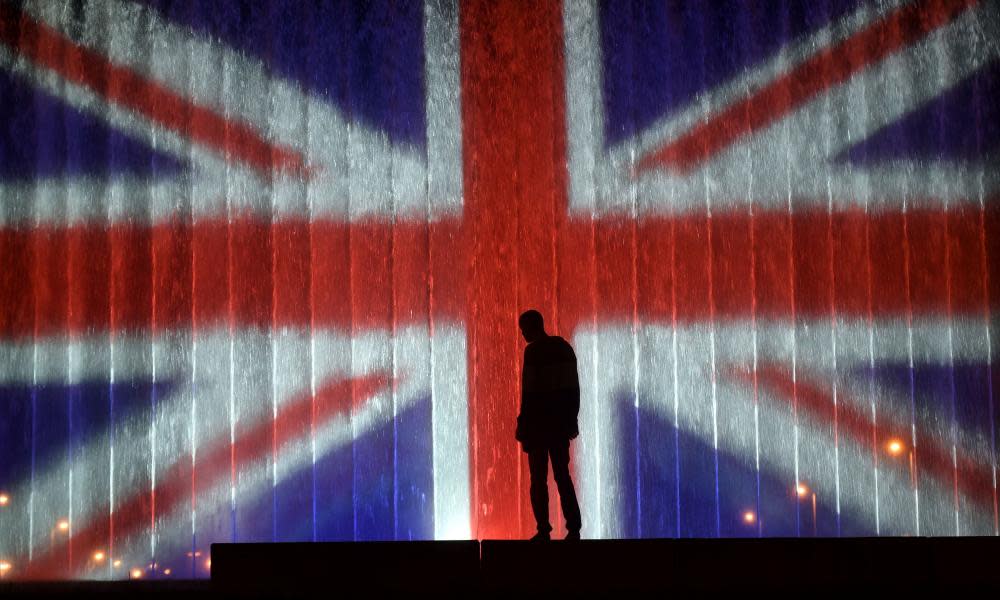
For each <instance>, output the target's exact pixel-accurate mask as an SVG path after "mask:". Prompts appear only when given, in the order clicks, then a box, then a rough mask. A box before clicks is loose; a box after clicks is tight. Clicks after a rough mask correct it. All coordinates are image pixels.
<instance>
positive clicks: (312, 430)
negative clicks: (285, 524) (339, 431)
mask: <svg viewBox="0 0 1000 600" xmlns="http://www.w3.org/2000/svg"><path fill="white" fill-rule="evenodd" d="M306 10H307V11H308V10H309V9H308V8H306ZM310 20H311V19H310ZM312 41H313V38H310V43H312ZM310 54H312V52H311V51H310ZM302 104H303V110H304V111H305V127H306V130H305V140H306V147H312V140H313V138H312V133H313V128H312V111H311V110H310V106H309V102H308V101H306V100H303V102H302ZM303 186H304V187H303V192H304V193H305V195H306V204H307V206H308V215H309V223H308V225H307V227H306V231H307V234H308V236H309V241H308V244H307V247H308V248H309V276H308V277H307V284H306V285H307V293H308V294H309V460H310V471H311V472H312V498H311V500H312V502H311V509H312V541H314V542H316V541H319V538H318V536H317V525H316V516H317V515H316V510H317V506H316V491H317V482H316V290H315V273H314V271H313V257H314V256H315V252H316V249H315V247H314V244H315V231H314V227H315V225H314V224H315V222H316V221H315V218H316V207H315V205H314V194H315V191H314V190H313V189H312V181H311V180H310V178H309V177H305V178H304V181H303Z"/></svg>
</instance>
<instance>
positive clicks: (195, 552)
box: [188, 550, 201, 558]
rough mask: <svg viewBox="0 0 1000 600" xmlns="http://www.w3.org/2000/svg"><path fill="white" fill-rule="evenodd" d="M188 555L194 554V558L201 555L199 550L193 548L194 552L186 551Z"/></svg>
mask: <svg viewBox="0 0 1000 600" xmlns="http://www.w3.org/2000/svg"><path fill="white" fill-rule="evenodd" d="M188 556H194V557H195V558H197V557H199V556H201V550H195V551H194V552H191V551H188Z"/></svg>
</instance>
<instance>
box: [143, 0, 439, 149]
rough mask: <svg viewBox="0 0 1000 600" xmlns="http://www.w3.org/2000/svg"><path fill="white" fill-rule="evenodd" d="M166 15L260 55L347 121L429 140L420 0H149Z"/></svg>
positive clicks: (406, 139) (405, 138)
mask: <svg viewBox="0 0 1000 600" xmlns="http://www.w3.org/2000/svg"><path fill="white" fill-rule="evenodd" d="M145 2H146V3H147V4H149V5H150V6H151V7H153V8H155V9H156V10H158V11H159V12H160V13H161V14H163V15H165V16H166V17H167V18H169V19H171V20H173V21H175V22H178V23H180V24H183V25H186V26H188V27H190V28H192V29H194V30H195V31H198V32H201V33H206V34H209V35H211V36H213V37H217V38H221V40H222V41H223V42H225V43H226V44H229V45H231V46H233V47H235V48H238V49H239V50H242V51H244V52H246V53H249V54H251V55H253V56H255V57H256V58H258V59H259V60H261V61H263V62H264V64H266V65H267V66H268V67H269V68H271V69H273V70H275V71H276V72H277V73H279V74H280V75H282V76H284V77H287V78H289V79H292V80H294V81H296V82H298V83H299V84H300V85H302V86H304V87H306V88H307V89H308V90H310V91H312V92H314V93H316V94H318V95H321V96H324V97H326V98H327V99H329V100H330V101H331V102H333V103H335V104H336V105H337V106H338V107H339V108H340V110H341V111H342V112H343V114H344V115H345V117H346V118H347V119H348V120H350V121H356V122H361V123H364V124H366V125H369V126H372V127H375V128H377V129H379V130H381V131H384V132H385V133H386V134H388V135H389V137H390V139H392V140H393V141H395V142H398V143H409V144H413V145H416V146H419V147H423V146H424V142H425V138H426V131H425V128H426V119H425V116H424V106H425V101H424V29H423V27H424V13H423V5H422V3H421V2H394V1H392V0H374V1H372V2H355V1H352V0H340V1H331V2H319V1H302V0H271V1H270V2H246V1H243V0H145Z"/></svg>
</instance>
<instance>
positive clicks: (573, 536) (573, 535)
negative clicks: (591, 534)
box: [566, 530, 580, 540]
mask: <svg viewBox="0 0 1000 600" xmlns="http://www.w3.org/2000/svg"><path fill="white" fill-rule="evenodd" d="M566 539H567V540H579V539H580V532H579V531H572V530H571V531H567V532H566Z"/></svg>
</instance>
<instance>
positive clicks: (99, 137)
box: [0, 70, 185, 182]
mask: <svg viewBox="0 0 1000 600" xmlns="http://www.w3.org/2000/svg"><path fill="white" fill-rule="evenodd" d="M184 168H185V165H184V163H182V162H181V161H179V160H178V159H176V158H174V157H172V156H169V155H166V154H162V153H160V152H157V151H155V150H153V149H152V148H150V147H149V146H147V145H145V144H144V143H142V142H140V141H138V140H136V139H134V138H131V137H128V136H126V135H124V134H122V133H121V132H119V131H116V130H114V129H112V128H110V127H109V126H108V125H107V124H106V123H104V122H103V121H101V120H100V119H98V118H95V117H94V116H92V115H89V114H85V113H83V112H81V111H79V110H77V109H75V108H73V107H71V106H68V105H67V104H65V103H63V102H62V101H61V100H59V99H58V98H56V97H54V96H51V95H49V94H47V93H45V92H43V91H41V90H39V89H37V88H35V87H32V86H31V85H29V84H28V83H26V82H24V81H23V80H21V79H19V78H16V77H15V76H13V75H11V74H9V73H7V72H5V71H2V70H0V182H2V181H7V182H16V181H28V180H33V179H40V178H49V177H74V176H77V177H78V176H92V177H96V178H102V179H106V178H114V177H116V176H121V175H128V176H139V177H149V178H157V177H162V176H167V175H173V174H175V173H177V172H179V171H182V170H183V169H184Z"/></svg>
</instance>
